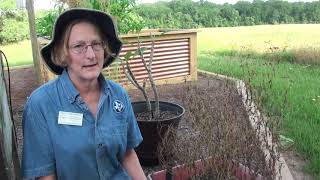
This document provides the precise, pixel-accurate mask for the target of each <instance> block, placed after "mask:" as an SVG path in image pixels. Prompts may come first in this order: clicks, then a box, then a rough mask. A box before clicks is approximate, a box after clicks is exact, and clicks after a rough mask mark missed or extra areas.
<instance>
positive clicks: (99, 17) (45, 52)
mask: <svg viewBox="0 0 320 180" xmlns="http://www.w3.org/2000/svg"><path fill="white" fill-rule="evenodd" d="M88 17H90V19H94V21H95V23H94V24H96V25H97V26H98V28H99V29H100V31H101V33H102V34H104V36H106V38H107V39H108V45H109V49H110V51H111V53H112V54H114V55H115V56H114V55H112V56H108V57H106V59H105V63H104V64H103V67H107V66H109V65H110V64H111V63H112V62H113V61H114V59H115V57H116V56H118V55H119V52H120V50H121V47H122V43H121V41H120V39H119V38H118V34H117V27H116V25H115V23H114V22H113V19H112V18H111V16H110V15H108V14H106V13H104V12H102V11H97V10H92V9H84V8H74V9H70V10H67V11H65V12H63V13H62V14H61V15H60V16H59V17H58V18H57V20H56V22H55V24H54V29H53V34H52V40H51V41H50V42H49V44H47V45H46V46H44V47H43V48H42V49H41V55H42V58H43V59H44V61H45V63H46V64H47V66H48V67H49V69H50V70H51V71H52V72H53V73H55V74H58V75H60V74H61V73H62V72H63V69H64V67H61V66H57V65H55V64H54V63H53V61H52V55H51V53H52V49H53V47H54V46H55V44H56V43H58V41H59V40H60V39H59V38H63V37H62V35H63V33H64V31H65V30H66V27H67V26H68V24H69V23H71V22H72V21H74V20H76V19H87V18H88Z"/></svg>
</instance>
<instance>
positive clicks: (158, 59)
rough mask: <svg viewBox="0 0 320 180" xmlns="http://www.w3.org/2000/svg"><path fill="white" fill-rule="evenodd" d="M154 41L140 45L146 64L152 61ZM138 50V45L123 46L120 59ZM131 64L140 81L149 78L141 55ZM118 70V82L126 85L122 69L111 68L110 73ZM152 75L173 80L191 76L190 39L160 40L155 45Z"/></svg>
mask: <svg viewBox="0 0 320 180" xmlns="http://www.w3.org/2000/svg"><path fill="white" fill-rule="evenodd" d="M151 45H152V41H144V42H141V43H140V47H141V48H146V49H145V50H144V53H143V56H144V59H145V61H146V63H149V61H150V53H151ZM137 49H138V43H136V42H133V43H129V44H125V45H123V48H122V49H121V52H120V55H119V56H120V58H122V59H124V56H125V55H126V53H128V52H135V51H136V50H137ZM129 64H130V67H131V70H132V72H133V74H134V75H135V76H136V79H137V80H138V81H142V80H143V79H145V78H147V77H148V75H147V71H146V70H145V68H144V65H143V63H142V61H141V57H140V56H139V55H137V56H135V57H132V58H131V59H130V60H129ZM115 68H118V70H119V72H121V74H119V75H118V80H119V81H120V82H122V83H126V77H125V75H124V73H123V69H122V67H121V66H120V67H119V66H118V67H115V66H113V67H109V68H108V69H109V71H112V70H114V69H115ZM152 73H153V77H154V79H164V78H168V77H170V78H172V77H178V76H185V75H189V74H190V44H189V39H188V38H181V39H168V40H159V41H155V43H154V54H153V62H152Z"/></svg>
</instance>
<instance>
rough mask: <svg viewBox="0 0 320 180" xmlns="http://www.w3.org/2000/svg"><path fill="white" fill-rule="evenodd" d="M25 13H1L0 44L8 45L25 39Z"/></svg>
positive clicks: (26, 29) (26, 30) (11, 11)
mask: <svg viewBox="0 0 320 180" xmlns="http://www.w3.org/2000/svg"><path fill="white" fill-rule="evenodd" d="M26 17H27V16H26V12H25V11H21V10H6V11H1V17H0V25H1V26H0V44H8V43H12V42H18V41H21V40H24V39H27V38H28V36H29V28H28V27H29V26H28V21H27V19H26Z"/></svg>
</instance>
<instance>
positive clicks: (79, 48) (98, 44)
mask: <svg viewBox="0 0 320 180" xmlns="http://www.w3.org/2000/svg"><path fill="white" fill-rule="evenodd" d="M89 46H91V48H92V50H93V51H96V52H98V51H102V50H104V48H105V46H104V43H103V42H102V41H95V42H92V43H91V44H88V45H87V44H86V43H85V42H80V43H78V44H74V45H71V46H70V47H69V49H70V50H71V51H72V52H73V53H75V54H84V53H86V52H87V50H88V47H89Z"/></svg>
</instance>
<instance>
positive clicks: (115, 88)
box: [106, 80, 127, 93]
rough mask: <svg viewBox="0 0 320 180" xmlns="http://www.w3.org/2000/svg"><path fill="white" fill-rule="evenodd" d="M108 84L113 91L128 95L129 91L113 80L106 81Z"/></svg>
mask: <svg viewBox="0 0 320 180" xmlns="http://www.w3.org/2000/svg"><path fill="white" fill-rule="evenodd" d="M106 83H107V86H108V88H110V90H111V91H115V92H121V93H127V91H126V90H125V89H124V88H123V87H122V86H121V85H120V84H119V83H116V82H114V81H113V80H106Z"/></svg>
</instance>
